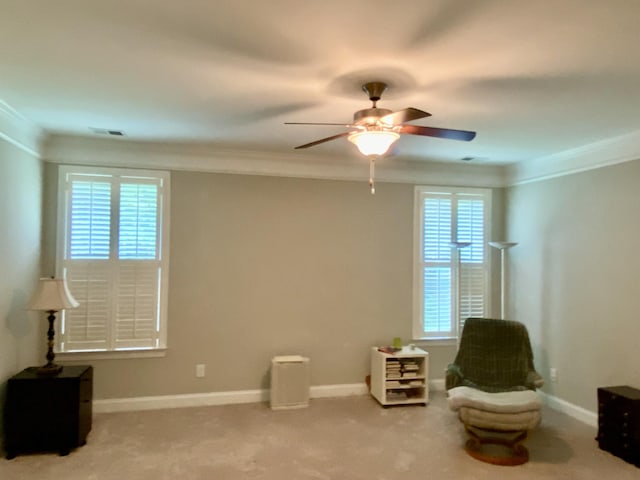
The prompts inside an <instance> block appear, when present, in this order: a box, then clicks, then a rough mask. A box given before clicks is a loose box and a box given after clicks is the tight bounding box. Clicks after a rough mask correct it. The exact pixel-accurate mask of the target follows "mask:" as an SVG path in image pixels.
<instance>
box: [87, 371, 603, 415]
mask: <svg viewBox="0 0 640 480" xmlns="http://www.w3.org/2000/svg"><path fill="white" fill-rule="evenodd" d="M429 390H430V391H432V392H443V391H444V390H445V383H444V379H434V380H430V381H429ZM539 393H540V394H541V395H542V397H543V399H544V402H545V404H546V405H547V406H549V407H550V408H552V409H554V410H557V411H559V412H561V413H564V414H566V415H569V416H570V417H572V418H575V419H576V420H579V421H581V422H582V423H586V424H587V425H591V426H593V427H597V426H598V414H597V413H594V412H591V411H589V410H587V409H585V408H582V407H579V406H577V405H574V404H572V403H569V402H567V401H565V400H562V399H560V398H558V397H555V396H553V395H549V394H548V393H544V392H541V391H539ZM367 394H368V388H367V385H366V384H364V383H347V384H338V385H315V386H312V387H311V388H310V390H309V396H310V397H311V398H330V397H351V396H358V395H367ZM268 401H269V390H268V389H262V390H240V391H232V392H208V393H190V394H184V395H158V396H153V397H133V398H109V399H101V400H94V401H93V411H94V412H96V413H112V412H132V411H140V410H160V409H165V408H186V407H207V406H216V405H231V404H240V403H259V402H268Z"/></svg>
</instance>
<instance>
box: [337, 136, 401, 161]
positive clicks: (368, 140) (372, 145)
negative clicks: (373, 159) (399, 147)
mask: <svg viewBox="0 0 640 480" xmlns="http://www.w3.org/2000/svg"><path fill="white" fill-rule="evenodd" d="M398 138H400V135H399V134H397V133H396V132H390V131H386V130H365V131H363V132H356V133H352V134H351V135H349V137H348V139H349V141H350V142H351V143H353V144H354V145H355V146H356V147H358V150H360V153H362V154H363V155H384V154H385V153H387V150H389V147H390V146H391V145H392V144H393V143H394V142H395V141H396V140H398Z"/></svg>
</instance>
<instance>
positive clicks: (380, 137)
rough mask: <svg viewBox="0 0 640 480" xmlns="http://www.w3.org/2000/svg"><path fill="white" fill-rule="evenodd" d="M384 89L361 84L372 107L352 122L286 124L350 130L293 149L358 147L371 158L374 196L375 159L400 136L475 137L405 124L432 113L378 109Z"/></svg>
mask: <svg viewBox="0 0 640 480" xmlns="http://www.w3.org/2000/svg"><path fill="white" fill-rule="evenodd" d="M386 89H387V84H386V83H384V82H368V83H365V84H364V85H362V90H363V91H364V92H365V93H366V94H367V95H368V96H369V100H371V102H372V104H373V105H372V107H371V108H365V109H364V110H358V111H357V112H355V113H354V114H353V123H349V124H345V123H317V122H285V125H334V126H341V127H345V128H349V129H350V130H349V131H347V132H343V133H338V134H337V135H332V136H330V137H326V138H321V139H320V140H315V141H313V142H310V143H305V144H304V145H299V146H297V147H295V149H296V150H298V149H302V148H309V147H313V146H315V145H319V144H321V143H325V142H330V141H332V140H336V139H338V138H342V137H347V139H348V140H349V141H350V142H351V143H353V144H355V145H356V147H358V150H360V152H361V153H362V154H363V155H366V156H368V157H369V158H370V174H369V185H370V186H371V193H375V187H374V184H373V176H374V168H375V158H376V157H379V156H381V155H384V154H385V153H387V151H388V150H389V147H391V145H392V144H393V143H394V142H395V141H396V140H398V138H400V135H401V134H409V135H421V136H426V137H436V138H446V139H450V140H462V141H466V142H468V141H471V140H473V139H474V138H475V136H476V132H471V131H468V130H452V129H448V128H436V127H423V126H419V125H407V122H412V121H414V120H419V119H421V118H426V117H430V116H431V114H430V113H427V112H424V111H422V110H419V109H417V108H411V107H409V108H405V109H404V110H398V111H397V112H394V111H391V110H389V109H386V108H378V107H377V103H378V100H380V97H381V96H382V93H383V92H384V91H385V90H386Z"/></svg>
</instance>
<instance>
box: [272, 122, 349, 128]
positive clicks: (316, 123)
mask: <svg viewBox="0 0 640 480" xmlns="http://www.w3.org/2000/svg"><path fill="white" fill-rule="evenodd" d="M284 124H285V125H334V126H338V127H350V126H351V125H349V124H347V123H318V122H284Z"/></svg>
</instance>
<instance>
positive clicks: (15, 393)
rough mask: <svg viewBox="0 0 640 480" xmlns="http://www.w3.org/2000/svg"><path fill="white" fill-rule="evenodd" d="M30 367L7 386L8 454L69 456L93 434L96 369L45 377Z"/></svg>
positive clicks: (73, 368)
mask: <svg viewBox="0 0 640 480" xmlns="http://www.w3.org/2000/svg"><path fill="white" fill-rule="evenodd" d="M37 370H38V367H29V368H26V369H25V370H23V371H22V372H20V373H18V374H16V375H14V376H13V377H11V378H10V379H9V380H8V382H7V401H6V405H5V409H4V414H5V418H4V425H5V428H4V435H5V452H6V457H7V458H8V459H10V458H13V457H15V456H16V455H17V454H19V453H27V452H35V451H57V452H59V453H60V455H67V454H68V453H69V452H70V451H71V450H72V449H73V448H75V447H78V446H80V445H84V444H85V443H86V440H87V435H88V434H89V431H90V430H91V415H92V398H93V368H92V367H90V366H86V365H84V366H70V367H67V366H65V367H63V369H62V371H61V372H60V373H59V374H58V375H49V376H42V375H38V373H37Z"/></svg>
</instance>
